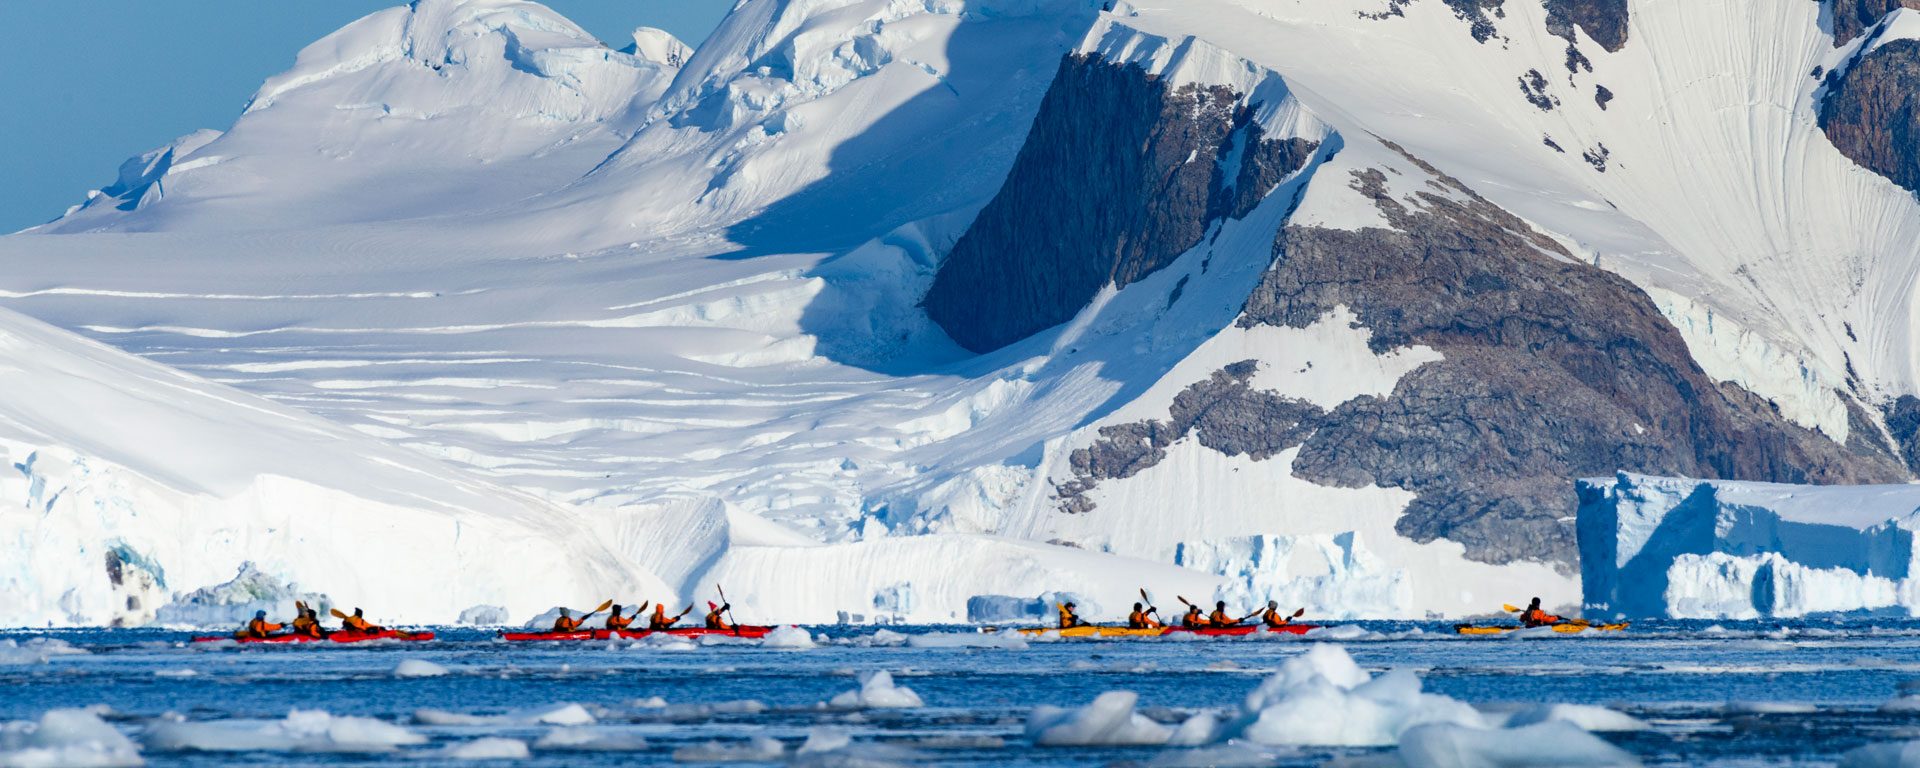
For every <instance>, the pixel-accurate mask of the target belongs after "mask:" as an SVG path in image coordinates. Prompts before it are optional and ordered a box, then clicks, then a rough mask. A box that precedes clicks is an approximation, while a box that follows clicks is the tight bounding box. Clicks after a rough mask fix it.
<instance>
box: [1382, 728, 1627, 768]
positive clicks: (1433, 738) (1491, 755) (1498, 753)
mask: <svg viewBox="0 0 1920 768" xmlns="http://www.w3.org/2000/svg"><path fill="white" fill-rule="evenodd" d="M1543 755H1550V756H1551V758H1550V760H1551V762H1543V761H1542V759H1541V758H1542V756H1543ZM1400 763H1401V764H1402V765H1405V766H1406V768H1465V767H1466V766H1501V765H1514V766H1519V765H1577V766H1582V768H1589V767H1592V766H1622V767H1623V768H1624V767H1625V766H1638V765H1640V760H1639V759H1638V758H1635V757H1634V756H1633V755H1631V754H1629V753H1627V752H1626V751H1624V750H1622V749H1620V748H1619V747H1616V746H1614V745H1612V744H1608V743H1607V742H1605V741H1602V740H1601V739H1598V738H1595V737H1594V736H1593V735H1592V734H1590V733H1587V732H1586V731H1583V730H1580V728H1579V727H1578V726H1575V725H1574V724H1572V723H1568V722H1564V721H1559V720H1555V721H1550V722H1544V723H1538V724H1535V725H1528V726H1522V727H1519V728H1503V729H1499V730H1488V729H1485V728H1471V727H1468V726H1463V725H1454V724H1450V723H1433V724H1428V725H1418V726H1414V727H1413V728H1410V729H1408V730H1407V732H1406V733H1405V734H1403V735H1402V736H1401V737H1400Z"/></svg>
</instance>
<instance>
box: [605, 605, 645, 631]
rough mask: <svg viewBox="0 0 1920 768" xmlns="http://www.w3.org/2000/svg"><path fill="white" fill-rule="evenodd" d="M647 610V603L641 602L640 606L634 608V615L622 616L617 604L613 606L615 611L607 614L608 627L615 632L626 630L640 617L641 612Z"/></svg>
mask: <svg viewBox="0 0 1920 768" xmlns="http://www.w3.org/2000/svg"><path fill="white" fill-rule="evenodd" d="M646 610H647V604H646V603H641V604H640V607H638V608H635V609H633V615H632V616H622V615H620V606H618V605H616V606H614V607H613V613H610V614H607V629H611V630H613V631H615V632H619V631H622V630H625V629H626V628H627V627H630V626H632V625H633V622H634V620H635V619H638V618H640V614H642V613H645V612H646Z"/></svg>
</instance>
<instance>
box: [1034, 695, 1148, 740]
mask: <svg viewBox="0 0 1920 768" xmlns="http://www.w3.org/2000/svg"><path fill="white" fill-rule="evenodd" d="M1139 701H1140V697H1139V695H1138V694H1135V693H1134V692H1132V691H1107V692H1106V693H1103V694H1100V695H1099V696H1098V697H1095V698H1094V700H1093V703H1091V704H1088V705H1086V706H1084V707H1079V708H1076V709H1064V708H1061V707H1048V706H1041V707H1035V708H1034V710H1033V712H1032V714H1030V715H1028V716H1027V737H1028V738H1030V739H1032V740H1033V743H1035V744H1039V745H1041V746H1044V747H1075V746H1090V745H1096V744H1098V745H1120V746H1142V745H1159V744H1165V743H1167V741H1168V740H1169V739H1172V738H1173V732H1174V729H1173V727H1172V726H1167V725H1162V724H1160V723H1157V722H1154V721H1153V720H1152V719H1150V718H1148V717H1147V716H1146V715H1142V714H1140V713H1138V712H1135V711H1134V705H1135V704H1138V703H1139Z"/></svg>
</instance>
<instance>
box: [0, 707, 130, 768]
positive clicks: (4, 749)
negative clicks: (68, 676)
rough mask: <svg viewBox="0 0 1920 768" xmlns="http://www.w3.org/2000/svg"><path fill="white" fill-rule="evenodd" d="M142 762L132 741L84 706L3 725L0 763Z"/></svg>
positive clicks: (114, 766)
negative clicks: (36, 720)
mask: <svg viewBox="0 0 1920 768" xmlns="http://www.w3.org/2000/svg"><path fill="white" fill-rule="evenodd" d="M141 762H142V761H141V759H140V750H139V749H138V748H136V747H135V746H134V744H133V742H132V741H130V740H128V739H127V737H126V736H123V735H121V733H120V732H119V731H118V730H115V729H114V727H113V726H111V725H108V724H106V723H105V722H104V721H102V720H101V719H100V717H99V716H98V715H95V714H94V713H92V712H89V711H87V710H84V709H54V710H49V711H48V712H47V713H46V714H44V715H41V716H40V719H39V721H38V722H33V721H22V722H12V723H6V724H4V725H0V766H9V768H11V767H13V766H20V767H22V768H26V767H30V766H69V767H71V768H119V767H120V766H135V765H140V764H141Z"/></svg>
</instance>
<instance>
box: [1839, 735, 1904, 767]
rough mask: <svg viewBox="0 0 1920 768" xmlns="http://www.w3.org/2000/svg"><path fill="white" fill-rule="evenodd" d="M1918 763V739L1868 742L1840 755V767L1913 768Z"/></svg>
mask: <svg viewBox="0 0 1920 768" xmlns="http://www.w3.org/2000/svg"><path fill="white" fill-rule="evenodd" d="M1916 765H1920V741H1902V742H1894V743H1891V744H1868V745H1867V746H1864V747H1860V748H1859V749H1855V750H1852V751H1850V752H1848V753H1846V754H1844V755H1841V756H1840V768H1913V766H1916Z"/></svg>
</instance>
